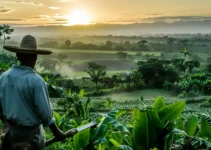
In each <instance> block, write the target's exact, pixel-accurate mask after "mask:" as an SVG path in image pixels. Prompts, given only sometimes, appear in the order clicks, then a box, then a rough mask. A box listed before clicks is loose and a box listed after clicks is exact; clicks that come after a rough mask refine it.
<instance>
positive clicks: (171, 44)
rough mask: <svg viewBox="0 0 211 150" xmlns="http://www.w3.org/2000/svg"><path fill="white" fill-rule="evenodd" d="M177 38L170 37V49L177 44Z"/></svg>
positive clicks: (168, 42)
mask: <svg viewBox="0 0 211 150" xmlns="http://www.w3.org/2000/svg"><path fill="white" fill-rule="evenodd" d="M175 41H176V39H175V38H168V41H167V44H168V45H169V50H170V51H171V50H172V47H173V45H174V44H175Z"/></svg>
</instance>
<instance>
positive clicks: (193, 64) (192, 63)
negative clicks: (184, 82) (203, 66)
mask: <svg viewBox="0 0 211 150" xmlns="http://www.w3.org/2000/svg"><path fill="white" fill-rule="evenodd" d="M185 65H186V66H187V68H188V70H189V73H190V74H191V73H192V72H193V69H194V68H199V67H200V62H199V61H198V60H192V61H186V62H185Z"/></svg>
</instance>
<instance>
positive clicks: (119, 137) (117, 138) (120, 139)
mask: <svg viewBox="0 0 211 150" xmlns="http://www.w3.org/2000/svg"><path fill="white" fill-rule="evenodd" d="M108 137H109V138H110V139H114V140H115V141H117V142H118V143H119V144H121V143H122V142H123V136H122V134H121V132H114V131H110V132H109V135H108Z"/></svg>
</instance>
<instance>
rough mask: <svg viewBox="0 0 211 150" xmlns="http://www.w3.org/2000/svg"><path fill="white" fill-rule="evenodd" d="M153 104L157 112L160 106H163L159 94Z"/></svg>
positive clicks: (162, 100)
mask: <svg viewBox="0 0 211 150" xmlns="http://www.w3.org/2000/svg"><path fill="white" fill-rule="evenodd" d="M153 106H154V109H155V111H156V112H158V111H159V110H160V109H161V108H163V107H164V106H165V103H164V99H163V97H161V96H159V97H157V98H156V99H155V103H154V105H153Z"/></svg>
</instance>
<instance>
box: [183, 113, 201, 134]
mask: <svg viewBox="0 0 211 150" xmlns="http://www.w3.org/2000/svg"><path fill="white" fill-rule="evenodd" d="M197 126H198V120H197V118H196V116H194V115H193V116H191V117H190V118H189V119H188V121H187V123H186V128H185V132H186V133H187V134H188V135H189V136H194V135H195V133H196V128H197Z"/></svg>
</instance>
